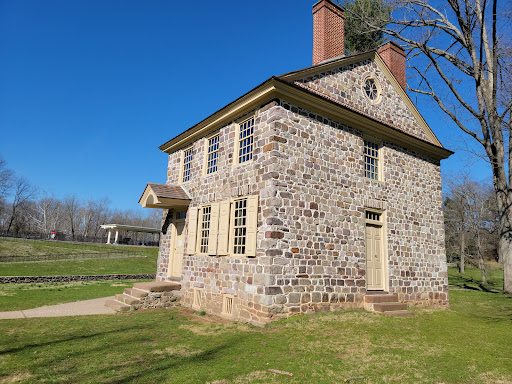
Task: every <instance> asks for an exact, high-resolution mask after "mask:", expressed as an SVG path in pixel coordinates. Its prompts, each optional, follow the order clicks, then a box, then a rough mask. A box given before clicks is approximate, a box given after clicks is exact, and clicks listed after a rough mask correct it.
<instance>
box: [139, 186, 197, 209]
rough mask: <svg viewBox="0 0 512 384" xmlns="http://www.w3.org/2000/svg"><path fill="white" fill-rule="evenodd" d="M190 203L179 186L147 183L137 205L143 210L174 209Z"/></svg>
mask: <svg viewBox="0 0 512 384" xmlns="http://www.w3.org/2000/svg"><path fill="white" fill-rule="evenodd" d="M190 201H191V199H190V196H189V195H188V193H187V192H186V191H185V190H184V189H183V188H182V187H181V186H180V185H176V184H170V185H167V184H156V183H148V184H147V185H146V188H144V192H143V193H142V196H141V197H140V199H139V204H140V205H142V206H143V207H145V208H174V207H180V206H187V205H188V204H189V203H190Z"/></svg>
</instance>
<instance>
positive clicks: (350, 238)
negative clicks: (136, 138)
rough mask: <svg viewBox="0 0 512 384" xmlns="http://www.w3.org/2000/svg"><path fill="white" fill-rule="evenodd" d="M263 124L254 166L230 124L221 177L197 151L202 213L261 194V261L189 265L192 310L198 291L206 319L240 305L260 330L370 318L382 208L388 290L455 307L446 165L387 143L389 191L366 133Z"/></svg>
mask: <svg viewBox="0 0 512 384" xmlns="http://www.w3.org/2000/svg"><path fill="white" fill-rule="evenodd" d="M364 65H367V66H371V65H374V63H372V62H367V63H364ZM356 67H357V66H354V69H356ZM357 71H364V69H357ZM353 76H355V75H353ZM358 76H359V75H358ZM379 79H380V81H382V82H383V83H384V79H383V78H379ZM397 97H398V96H397ZM389 102H395V103H397V110H399V111H398V113H397V114H396V116H395V115H393V117H392V119H395V120H393V121H394V122H395V123H397V124H398V123H400V122H402V121H404V124H405V125H406V127H405V128H404V129H406V130H408V132H413V131H414V129H417V127H416V128H415V125H414V123H413V122H411V121H410V120H411V119H409V121H406V120H407V118H408V116H407V115H406V114H405V112H403V113H402V112H400V108H401V104H400V105H399V102H398V101H397V100H396V99H391V100H390V101H389ZM401 102H402V101H401V100H400V103H401ZM254 113H255V118H256V120H255V131H254V135H255V142H254V148H255V149H254V160H253V161H251V162H249V163H247V164H243V165H239V166H233V154H234V143H235V124H234V123H232V124H229V125H227V126H225V127H223V128H221V129H220V131H219V132H220V152H219V171H218V172H217V173H215V174H213V175H209V176H203V173H202V172H203V170H202V167H203V160H204V158H203V156H204V153H205V150H204V149H205V144H206V137H205V138H202V139H200V140H198V141H196V142H195V143H194V144H193V148H194V159H193V168H192V176H191V181H190V182H187V183H184V184H182V185H183V187H184V188H185V189H186V190H187V191H188V192H189V193H190V195H191V197H192V203H191V207H197V206H198V205H200V204H202V203H207V202H218V201H222V200H225V199H228V198H232V197H237V196H244V195H248V194H258V195H259V213H258V235H257V256H256V257H255V258H232V257H215V256H199V255H185V256H184V260H183V273H182V280H181V284H182V298H181V302H182V304H184V305H186V306H193V295H194V289H197V288H198V289H200V292H201V306H200V308H196V309H198V310H205V311H207V312H209V313H213V314H217V315H224V314H223V313H222V300H223V295H231V296H232V297H233V314H232V316H231V318H232V319H234V320H239V321H247V322H251V323H253V324H258V325H261V324H264V323H267V322H269V321H271V320H273V319H277V318H280V317H286V316H290V315H292V314H295V313H309V312H314V311H323V310H336V309H342V308H346V307H353V306H360V307H362V306H363V297H364V295H365V294H366V276H365V269H366V259H365V209H366V208H377V209H381V210H384V212H385V213H384V215H383V217H384V219H385V225H384V229H383V231H384V233H385V238H386V243H385V248H386V257H387V263H386V267H387V276H388V278H387V281H386V285H387V287H386V288H387V290H388V291H389V292H393V293H398V295H399V298H400V300H401V301H404V302H407V303H410V304H423V305H439V306H443V307H446V306H447V305H448V282H447V272H446V259H445V249H444V227H443V212H442V196H441V174H440V164H439V162H438V161H436V160H433V159H430V158H428V157H426V156H424V155H421V154H418V153H414V152H411V151H409V150H407V149H404V148H401V147H398V146H396V145H393V144H392V143H388V142H381V150H380V154H381V161H382V163H381V164H382V166H383V180H382V181H374V180H370V179H367V178H365V177H364V158H363V133H362V132H360V131H358V130H355V129H353V128H350V127H347V126H345V125H341V124H338V123H336V122H334V121H331V120H329V119H327V118H325V117H323V116H318V115H315V114H313V113H311V112H309V111H307V110H303V109H301V108H299V107H297V106H294V105H290V104H288V103H286V102H283V101H274V102H272V103H270V104H268V105H266V106H264V107H262V108H260V109H259V110H257V111H255V112H254ZM388 114H390V115H392V109H390V110H389V112H386V114H385V115H386V116H387V115H388ZM409 117H410V116H409ZM390 118H391V117H390ZM397 119H398V120H397ZM416 134H417V135H418V136H419V135H421V132H416ZM365 137H366V136H365ZM372 139H373V140H377V141H379V138H378V137H376V138H372ZM424 139H426V138H424ZM180 156H181V154H180V151H177V152H175V153H172V154H170V156H169V167H168V183H178V181H179V180H178V175H179V166H180ZM167 221H169V220H167ZM187 221H188V218H187ZM186 225H188V222H187V224H186ZM165 227H166V226H165V225H164V228H165ZM171 228H172V225H171V226H169V229H171ZM171 235H172V233H171V231H170V230H169V231H168V232H166V234H163V235H162V237H161V245H160V255H159V263H158V271H157V279H158V280H166V279H167V267H168V263H169V254H170V245H171V244H170V239H171ZM187 242H188V239H187V238H186V240H185V250H186V245H187Z"/></svg>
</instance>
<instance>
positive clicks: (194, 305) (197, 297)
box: [192, 288, 203, 309]
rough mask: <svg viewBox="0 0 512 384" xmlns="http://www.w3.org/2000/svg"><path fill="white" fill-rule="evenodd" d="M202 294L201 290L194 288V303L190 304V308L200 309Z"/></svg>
mask: <svg viewBox="0 0 512 384" xmlns="http://www.w3.org/2000/svg"><path fill="white" fill-rule="evenodd" d="M202 294H203V290H202V289H201V288H194V301H193V303H192V308H195V309H201V299H202Z"/></svg>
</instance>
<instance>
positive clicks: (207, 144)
mask: <svg viewBox="0 0 512 384" xmlns="http://www.w3.org/2000/svg"><path fill="white" fill-rule="evenodd" d="M215 138H218V140H219V141H218V143H217V150H216V151H213V152H210V141H211V140H213V139H215ZM210 153H217V158H216V159H217V163H216V165H215V167H216V170H215V171H213V172H210V173H208V171H209V169H210V167H209V166H208V163H209V156H210ZM219 153H220V132H217V133H215V134H213V135H211V136H210V137H206V138H205V142H204V162H203V176H210V175H213V174H215V173H217V172H219Z"/></svg>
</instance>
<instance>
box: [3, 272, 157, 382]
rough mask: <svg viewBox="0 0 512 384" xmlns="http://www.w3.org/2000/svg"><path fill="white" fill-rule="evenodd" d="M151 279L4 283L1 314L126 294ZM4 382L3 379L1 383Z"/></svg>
mask: <svg viewBox="0 0 512 384" xmlns="http://www.w3.org/2000/svg"><path fill="white" fill-rule="evenodd" d="M138 281H147V280H107V281H73V282H67V283H44V284H0V311H17V310H22V309H30V308H36V307H41V306H43V305H54V304H61V303H69V302H72V301H79V300H88V299H95V298H98V297H106V296H112V295H115V294H116V293H122V292H123V290H124V289H125V288H127V287H131V286H132V285H133V283H135V282H138ZM1 382H2V381H1V380H0V383H1Z"/></svg>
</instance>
